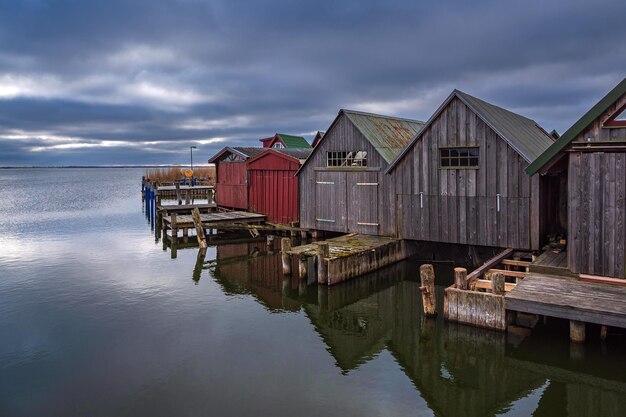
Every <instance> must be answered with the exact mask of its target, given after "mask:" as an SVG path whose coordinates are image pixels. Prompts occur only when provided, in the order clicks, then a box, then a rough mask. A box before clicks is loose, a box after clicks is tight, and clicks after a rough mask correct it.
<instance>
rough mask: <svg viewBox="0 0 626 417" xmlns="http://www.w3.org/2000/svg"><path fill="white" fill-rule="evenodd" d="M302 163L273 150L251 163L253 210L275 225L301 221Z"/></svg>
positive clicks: (251, 204) (251, 199)
mask: <svg viewBox="0 0 626 417" xmlns="http://www.w3.org/2000/svg"><path fill="white" fill-rule="evenodd" d="M299 167H300V161H299V160H298V159H296V158H293V157H291V156H287V155H284V154H281V153H278V152H276V151H273V150H269V151H266V152H264V153H262V154H261V155H259V156H257V157H256V158H253V159H250V160H249V161H248V175H249V179H250V184H249V185H250V188H249V193H250V194H249V195H250V211H252V212H254V213H259V214H265V215H266V216H267V220H268V221H269V222H273V223H281V224H287V223H290V222H296V221H298V178H297V177H296V175H295V174H296V171H297V170H298V168H299Z"/></svg>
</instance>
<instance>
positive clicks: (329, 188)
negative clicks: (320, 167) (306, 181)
mask: <svg viewBox="0 0 626 417" xmlns="http://www.w3.org/2000/svg"><path fill="white" fill-rule="evenodd" d="M315 205H316V207H315V209H314V213H315V224H316V228H317V229H319V230H330V231H334V232H347V231H348V230H347V227H346V226H347V221H346V220H347V217H348V216H347V198H346V173H345V172H342V171H317V172H315Z"/></svg>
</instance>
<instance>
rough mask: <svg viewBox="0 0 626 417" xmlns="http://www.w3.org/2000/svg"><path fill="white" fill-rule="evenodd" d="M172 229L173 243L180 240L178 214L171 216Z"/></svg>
mask: <svg viewBox="0 0 626 417" xmlns="http://www.w3.org/2000/svg"><path fill="white" fill-rule="evenodd" d="M170 229H171V230H172V242H176V239H178V224H177V223H176V213H174V212H172V213H171V214H170Z"/></svg>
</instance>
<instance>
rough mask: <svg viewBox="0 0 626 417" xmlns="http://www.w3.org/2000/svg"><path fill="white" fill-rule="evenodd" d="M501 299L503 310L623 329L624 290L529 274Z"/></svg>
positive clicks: (624, 325)
mask: <svg viewBox="0 0 626 417" xmlns="http://www.w3.org/2000/svg"><path fill="white" fill-rule="evenodd" d="M504 298H505V308H506V309H507V310H512V311H521V312H525V313H531V314H540V315H545V316H549V317H557V318H562V319H568V320H576V321H580V322H585V323H596V324H601V325H606V326H614V327H621V328H626V287H620V286H616V285H606V284H595V283H589V282H583V281H579V280H575V279H568V278H563V279H559V278H552V277H545V276H540V275H536V274H533V273H531V274H529V275H528V276H527V277H526V278H524V279H523V280H521V281H520V282H519V283H518V284H517V286H515V288H513V289H512V290H511V291H510V292H508V293H506V295H505V297H504Z"/></svg>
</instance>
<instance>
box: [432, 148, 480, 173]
mask: <svg viewBox="0 0 626 417" xmlns="http://www.w3.org/2000/svg"><path fill="white" fill-rule="evenodd" d="M478 154H479V152H478V147H477V146H471V147H446V148H439V167H440V168H444V169H471V168H478Z"/></svg>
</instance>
